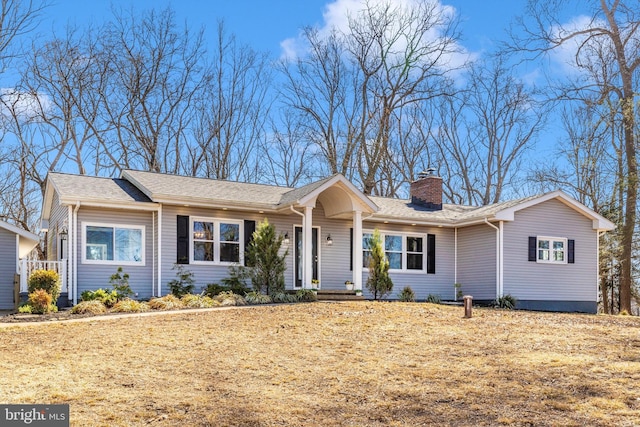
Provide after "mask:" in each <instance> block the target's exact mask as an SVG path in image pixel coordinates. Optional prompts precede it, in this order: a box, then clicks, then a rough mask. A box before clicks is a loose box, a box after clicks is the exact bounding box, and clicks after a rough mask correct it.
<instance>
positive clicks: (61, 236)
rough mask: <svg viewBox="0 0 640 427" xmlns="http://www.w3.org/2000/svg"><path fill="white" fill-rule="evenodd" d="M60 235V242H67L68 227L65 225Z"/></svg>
mask: <svg viewBox="0 0 640 427" xmlns="http://www.w3.org/2000/svg"><path fill="white" fill-rule="evenodd" d="M58 234H59V235H60V240H67V235H68V234H69V232H68V231H67V227H66V226H64V225H63V226H62V228H60V233H58Z"/></svg>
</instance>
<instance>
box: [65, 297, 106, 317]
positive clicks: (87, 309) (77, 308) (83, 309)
mask: <svg viewBox="0 0 640 427" xmlns="http://www.w3.org/2000/svg"><path fill="white" fill-rule="evenodd" d="M71 312H72V313H73V314H102V313H106V312H107V307H106V305H104V304H103V303H102V301H100V300H99V299H93V300H86V301H80V302H79V303H78V304H76V305H74V306H73V308H72V309H71Z"/></svg>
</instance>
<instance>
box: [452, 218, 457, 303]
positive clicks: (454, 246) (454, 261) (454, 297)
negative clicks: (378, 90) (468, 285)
mask: <svg viewBox="0 0 640 427" xmlns="http://www.w3.org/2000/svg"><path fill="white" fill-rule="evenodd" d="M453 236H454V237H453V300H454V301H458V288H456V285H457V284H458V227H456V228H454V229H453Z"/></svg>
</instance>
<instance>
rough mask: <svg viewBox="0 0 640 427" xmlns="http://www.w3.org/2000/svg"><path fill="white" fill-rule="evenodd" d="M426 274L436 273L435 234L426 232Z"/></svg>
mask: <svg viewBox="0 0 640 427" xmlns="http://www.w3.org/2000/svg"><path fill="white" fill-rule="evenodd" d="M427 274H436V235H435V234H427Z"/></svg>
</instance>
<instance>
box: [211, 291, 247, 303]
mask: <svg viewBox="0 0 640 427" xmlns="http://www.w3.org/2000/svg"><path fill="white" fill-rule="evenodd" d="M214 299H215V300H216V301H218V302H220V305H225V306H226V305H247V302H246V301H245V299H244V298H242V296H240V295H238V294H234V293H233V292H231V291H224V292H220V293H219V294H218V295H217V296H216V297H215V298H214Z"/></svg>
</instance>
